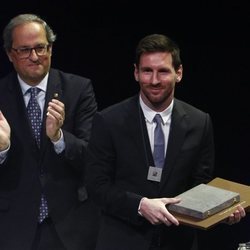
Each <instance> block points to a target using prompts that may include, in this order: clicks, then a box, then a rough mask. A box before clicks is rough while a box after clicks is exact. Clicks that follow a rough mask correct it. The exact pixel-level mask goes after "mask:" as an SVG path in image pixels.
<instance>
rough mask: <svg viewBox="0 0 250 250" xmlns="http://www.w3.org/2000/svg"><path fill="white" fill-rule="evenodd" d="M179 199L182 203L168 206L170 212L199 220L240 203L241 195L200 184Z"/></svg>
mask: <svg viewBox="0 0 250 250" xmlns="http://www.w3.org/2000/svg"><path fill="white" fill-rule="evenodd" d="M177 197H180V198H181V202H179V203H177V204H170V205H168V206H167V208H168V210H169V211H170V212H171V211H173V212H176V213H179V214H182V215H187V216H191V217H194V218H197V219H205V218H207V217H209V216H211V215H213V214H215V213H217V212H220V211H221V210H223V209H225V208H227V207H230V206H232V205H233V204H234V203H237V202H239V201H240V194H239V193H237V192H232V191H229V190H226V189H222V188H218V187H214V186H210V185H207V184H200V185H198V186H196V187H194V188H192V189H189V190H188V191H186V192H184V193H182V194H180V195H178V196H177Z"/></svg>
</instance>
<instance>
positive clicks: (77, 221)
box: [0, 14, 98, 250]
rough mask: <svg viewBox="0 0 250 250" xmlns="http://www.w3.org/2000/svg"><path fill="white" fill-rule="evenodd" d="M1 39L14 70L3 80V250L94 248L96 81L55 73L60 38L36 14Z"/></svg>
mask: <svg viewBox="0 0 250 250" xmlns="http://www.w3.org/2000/svg"><path fill="white" fill-rule="evenodd" d="M3 38H4V47H5V50H6V53H7V55H8V57H9V60H10V61H11V62H12V63H13V66H14V68H15V71H14V72H11V73H10V74H9V75H7V76H6V77H5V78H3V79H1V80H0V110H1V111H0V221H1V223H0V249H3V250H17V249H18V250H38V249H39V250H45V249H46V250H49V249H53V250H63V249H64V250H65V249H69V250H84V249H88V250H89V249H94V245H95V239H94V237H95V233H96V229H97V227H98V216H97V213H95V207H94V206H92V204H91V202H90V201H89V200H88V198H87V193H86V190H85V188H84V186H83V178H84V169H83V168H84V159H85V149H86V146H87V143H88V140H89V136H90V129H91V124H92V118H93V115H94V114H95V112H96V109H97V104H96V101H95V95H94V92H93V87H92V83H91V80H90V79H87V78H84V77H80V76H77V75H73V74H68V73H64V72H62V71H59V70H55V69H51V68H50V66H51V55H52V46H53V43H54V41H55V39H56V36H55V34H54V32H53V31H52V29H51V28H50V27H49V26H48V24H47V23H46V22H45V21H44V20H42V19H41V18H39V17H38V16H36V15H33V14H23V15H18V16H16V17H14V18H13V19H12V20H11V21H10V22H9V23H8V25H7V26H6V27H5V29H4V33H3Z"/></svg>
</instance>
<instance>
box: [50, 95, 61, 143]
mask: <svg viewBox="0 0 250 250" xmlns="http://www.w3.org/2000/svg"><path fill="white" fill-rule="evenodd" d="M64 118H65V110H64V104H63V103H62V102H60V101H59V100H57V99H52V100H51V102H49V104H48V109H47V119H46V134H47V136H48V137H49V138H50V140H51V141H54V142H55V141H58V140H59V139H60V137H61V132H60V129H61V127H62V125H63V122H64Z"/></svg>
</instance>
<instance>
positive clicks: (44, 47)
mask: <svg viewBox="0 0 250 250" xmlns="http://www.w3.org/2000/svg"><path fill="white" fill-rule="evenodd" d="M42 47H43V49H44V53H43V54H39V53H38V52H37V49H41V48H42ZM50 47H51V44H43V45H42V44H41V45H37V46H35V47H32V48H29V47H21V48H13V47H12V48H11V49H12V50H14V51H15V52H16V53H17V55H18V57H19V59H27V58H29V57H30V55H31V53H32V51H33V50H34V51H35V52H36V55H37V56H44V55H46V53H47V52H48V51H49V48H50ZM22 50H29V55H28V56H25V57H20V53H22Z"/></svg>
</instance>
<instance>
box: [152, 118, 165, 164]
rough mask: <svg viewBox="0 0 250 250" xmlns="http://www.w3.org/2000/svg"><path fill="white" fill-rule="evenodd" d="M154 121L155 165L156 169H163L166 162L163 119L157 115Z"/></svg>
mask: <svg viewBox="0 0 250 250" xmlns="http://www.w3.org/2000/svg"><path fill="white" fill-rule="evenodd" d="M153 121H154V122H155V123H156V127H155V131H154V151H153V157H154V163H155V167H158V168H163V166H164V161H165V152H164V151H165V139H164V133H163V131H162V126H161V124H162V118H161V115H160V114H156V115H155V117H154V119H153Z"/></svg>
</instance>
